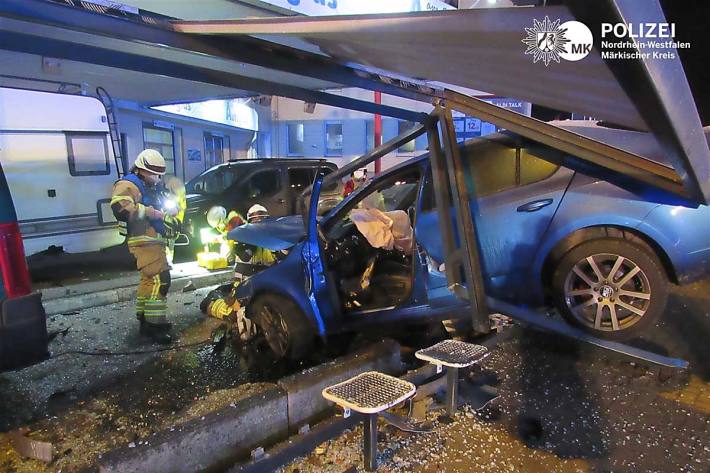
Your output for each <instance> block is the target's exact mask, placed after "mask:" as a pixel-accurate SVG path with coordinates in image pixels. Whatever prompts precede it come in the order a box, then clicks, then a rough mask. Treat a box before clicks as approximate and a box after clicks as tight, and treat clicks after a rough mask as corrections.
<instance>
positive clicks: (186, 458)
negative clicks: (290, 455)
mask: <svg viewBox="0 0 710 473" xmlns="http://www.w3.org/2000/svg"><path fill="white" fill-rule="evenodd" d="M287 430H288V416H287V402H286V393H285V392H284V391H283V390H281V389H279V388H278V387H276V386H265V387H264V388H263V389H262V390H261V392H258V393H256V394H253V395H251V396H248V397H246V398H244V399H242V400H241V401H239V402H236V403H235V404H234V407H231V406H230V407H227V408H224V409H221V410H219V411H216V412H212V413H210V414H208V415H206V416H204V417H202V418H200V419H195V420H191V421H188V422H186V423H184V424H182V425H180V426H178V427H176V428H175V429H174V430H164V431H162V432H158V433H156V434H155V435H153V436H151V437H148V438H147V439H144V440H145V441H144V443H143V444H140V445H137V446H134V447H123V448H120V449H118V450H114V451H112V452H110V453H109V454H107V455H105V456H104V457H103V458H102V459H101V461H100V463H99V471H100V472H101V473H143V472H148V471H149V472H152V473H160V472H166V473H187V472H193V471H204V470H206V469H214V468H215V467H218V466H219V465H223V466H224V467H226V466H228V465H229V464H230V463H233V462H234V461H235V460H236V459H238V458H240V457H244V456H248V455H249V452H250V451H251V450H252V449H253V448H255V447H256V446H258V445H259V444H260V443H262V442H266V441H269V440H271V441H276V440H278V439H279V438H281V437H283V436H284V435H286V432H287Z"/></svg>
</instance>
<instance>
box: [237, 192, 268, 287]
mask: <svg viewBox="0 0 710 473" xmlns="http://www.w3.org/2000/svg"><path fill="white" fill-rule="evenodd" d="M268 216H269V211H268V210H266V207H264V206H263V205H260V204H255V205H252V206H251V207H250V208H249V211H248V212H247V223H258V222H261V221H262V220H264V219H265V218H267V217H268ZM235 252H236V254H237V257H238V258H239V261H237V267H236V270H237V273H240V274H245V275H249V274H253V273H255V272H258V271H260V270H261V269H264V268H265V267H266V266H271V265H272V264H274V263H275V262H276V261H277V254H276V253H275V252H273V251H271V250H267V249H266V248H262V247H260V246H254V245H248V244H244V243H240V244H237V245H236V247H235Z"/></svg>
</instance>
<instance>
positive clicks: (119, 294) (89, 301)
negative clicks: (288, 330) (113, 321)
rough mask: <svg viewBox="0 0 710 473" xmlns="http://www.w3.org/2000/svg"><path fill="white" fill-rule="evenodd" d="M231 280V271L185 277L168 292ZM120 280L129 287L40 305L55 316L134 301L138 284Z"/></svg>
mask: <svg viewBox="0 0 710 473" xmlns="http://www.w3.org/2000/svg"><path fill="white" fill-rule="evenodd" d="M231 278H232V271H220V272H216V273H210V274H204V275H196V276H187V277H182V278H179V279H175V280H173V282H172V285H171V287H170V290H171V291H182V289H183V288H184V287H185V286H187V284H188V283H189V282H190V281H192V283H193V284H194V286H195V289H199V288H202V287H206V286H212V285H215V284H221V283H224V282H227V281H229V280H230V279H231ZM121 280H126V281H129V284H130V285H127V286H124V287H115V286H116V285H117V283H116V281H113V286H114V288H113V289H109V290H103V291H101V290H99V291H96V292H89V293H84V294H74V295H72V296H68V297H58V298H54V299H49V300H43V301H42V304H43V305H44V311H45V312H46V314H47V315H56V314H61V313H64V312H69V311H72V310H81V309H87V308H89V307H97V306H102V305H108V304H115V303H117V302H124V301H130V300H133V299H135V295H136V288H137V286H138V282H137V281H136V280H134V279H132V278H121ZM119 284H120V283H119ZM61 289H62V290H64V291H66V290H69V288H61Z"/></svg>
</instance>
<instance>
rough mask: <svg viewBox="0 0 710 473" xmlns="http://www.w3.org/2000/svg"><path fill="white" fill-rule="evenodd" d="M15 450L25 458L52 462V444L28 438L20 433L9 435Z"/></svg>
mask: <svg viewBox="0 0 710 473" xmlns="http://www.w3.org/2000/svg"><path fill="white" fill-rule="evenodd" d="M9 436H10V440H11V441H12V445H13V447H15V450H17V452H18V453H19V454H20V455H22V456H23V457H24V458H32V459H34V460H41V461H43V462H51V461H52V444H51V443H49V442H42V441H39V440H34V439H31V438H28V437H26V436H25V435H23V434H22V433H21V432H19V431H15V432H11V433H10V434H9Z"/></svg>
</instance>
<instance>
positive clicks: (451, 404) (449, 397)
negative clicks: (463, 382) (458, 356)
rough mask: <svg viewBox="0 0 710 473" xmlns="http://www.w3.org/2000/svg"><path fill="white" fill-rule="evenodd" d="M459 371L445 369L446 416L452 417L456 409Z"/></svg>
mask: <svg viewBox="0 0 710 473" xmlns="http://www.w3.org/2000/svg"><path fill="white" fill-rule="evenodd" d="M458 394H459V369H458V368H451V367H448V368H446V414H448V416H449V417H453V416H454V414H456V409H458V397H459V396H458Z"/></svg>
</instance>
